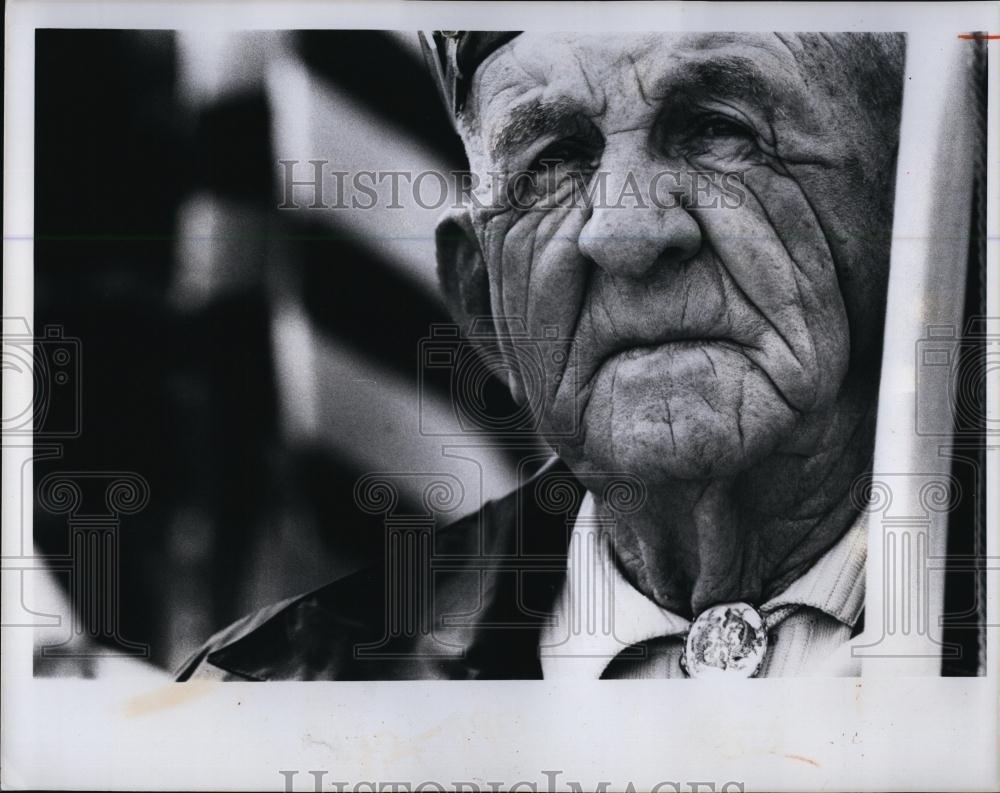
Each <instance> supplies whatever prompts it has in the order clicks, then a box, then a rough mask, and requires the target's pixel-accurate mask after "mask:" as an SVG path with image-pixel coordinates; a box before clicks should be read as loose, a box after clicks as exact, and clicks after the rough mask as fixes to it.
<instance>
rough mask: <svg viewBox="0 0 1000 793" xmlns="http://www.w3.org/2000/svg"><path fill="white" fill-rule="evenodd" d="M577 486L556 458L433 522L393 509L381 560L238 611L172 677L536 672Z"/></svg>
mask: <svg viewBox="0 0 1000 793" xmlns="http://www.w3.org/2000/svg"><path fill="white" fill-rule="evenodd" d="M584 493H585V491H584V489H583V486H582V485H581V484H580V482H579V481H578V480H577V479H576V478H575V477H574V476H573V475H572V474H571V473H570V472H569V471H568V469H566V468H565V467H564V466H563V465H562V464H561V463H560V462H559V461H558V460H552V461H550V463H548V464H547V465H546V466H545V467H544V468H542V470H540V471H539V472H538V473H537V474H536V475H535V476H534V477H533V478H532V479H530V480H529V481H528V482H527V483H526V484H525V485H523V486H522V487H520V488H519V489H517V490H515V491H514V492H513V493H511V494H510V495H508V496H506V497H504V498H502V499H500V500H498V501H493V502H487V503H486V504H485V505H484V506H483V507H482V509H480V510H479V511H478V512H476V513H474V514H472V515H469V516H467V517H465V518H462V519H461V520H458V521H457V522H455V523H453V524H451V525H449V526H447V527H445V528H442V529H440V530H437V531H435V530H434V529H433V528H430V527H428V526H426V525H417V526H414V525H413V523H412V522H410V523H409V524H407V523H405V522H403V523H401V524H395V523H394V522H393V521H392V520H391V518H390V519H389V520H387V521H386V553H385V555H384V560H383V562H382V563H380V564H378V565H376V566H373V567H370V568H366V569H363V570H360V571H358V572H356V573H354V574H352V575H349V576H347V577H346V578H342V579H340V580H338V581H334V582H333V583H332V584H328V585H327V586H324V587H322V588H320V589H318V590H315V591H313V592H310V593H308V594H305V595H301V596H298V597H294V598H291V599H289V600H285V601H282V602H280V603H276V604H274V605H272V606H268V607H267V608H264V609H262V610H261V611H258V612H257V613H255V614H251V615H250V616H248V617H245V618H243V619H241V620H239V621H238V622H236V623H234V624H233V625H231V626H229V627H228V628H226V629H225V630H223V631H221V632H220V633H217V634H216V635H215V636H213V637H212V638H211V639H210V640H209V641H208V642H207V643H206V644H205V645H204V646H203V647H202V648H201V649H200V650H199V651H198V652H197V653H195V655H194V656H192V657H191V658H190V659H189V660H188V661H187V662H186V663H185V664H184V666H183V668H182V669H181V671H180V673H179V674H178V677H177V679H178V680H182V681H183V680H188V679H189V678H191V677H192V676H193V675H200V676H204V675H208V676H212V677H216V678H222V679H226V680H416V679H459V680H461V679H474V678H481V679H489V678H493V679H502V678H507V679H519V678H541V676H542V671H541V666H540V663H539V660H538V651H537V650H538V644H539V637H540V631H541V628H542V626H543V625H544V623H545V621H546V620H547V619H548V618H549V615H550V614H551V613H552V609H553V606H554V603H555V598H556V596H557V594H558V593H559V591H560V589H561V587H562V586H563V581H564V579H565V575H566V549H567V543H568V540H569V535H570V533H571V531H572V528H573V522H574V520H575V517H576V513H577V511H578V510H579V508H580V503H581V501H582V499H583V495H584Z"/></svg>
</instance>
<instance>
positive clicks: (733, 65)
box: [657, 55, 770, 98]
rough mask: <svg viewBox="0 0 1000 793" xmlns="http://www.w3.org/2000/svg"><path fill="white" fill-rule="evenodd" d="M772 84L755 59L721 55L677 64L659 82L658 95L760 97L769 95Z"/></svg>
mask: <svg viewBox="0 0 1000 793" xmlns="http://www.w3.org/2000/svg"><path fill="white" fill-rule="evenodd" d="M769 83H770V81H769V80H768V79H767V77H766V75H765V74H764V71H763V70H762V69H761V68H760V65H759V64H758V63H757V61H755V60H754V59H752V58H747V57H745V56H742V55H721V56H713V57H710V58H707V59H704V60H702V59H691V60H687V61H684V62H683V63H681V64H678V65H677V66H676V68H674V69H672V70H671V71H670V72H669V73H667V74H665V75H664V76H663V78H661V80H659V81H658V88H659V90H658V91H657V94H659V95H661V96H666V95H669V94H671V93H673V92H675V91H677V92H682V93H691V92H697V93H707V94H716V95H719V96H733V97H750V98H758V97H761V96H762V95H763V94H766V93H767V92H768V85H769Z"/></svg>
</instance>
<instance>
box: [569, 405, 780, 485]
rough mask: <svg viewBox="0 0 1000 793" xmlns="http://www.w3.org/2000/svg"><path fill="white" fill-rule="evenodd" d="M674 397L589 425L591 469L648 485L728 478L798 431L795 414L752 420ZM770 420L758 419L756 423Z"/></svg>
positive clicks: (586, 449)
mask: <svg viewBox="0 0 1000 793" xmlns="http://www.w3.org/2000/svg"><path fill="white" fill-rule="evenodd" d="M694 399H695V400H697V404H692V403H688V402H687V400H683V399H672V400H671V401H670V405H669V411H668V410H666V409H665V408H664V404H663V403H662V402H661V403H660V404H658V405H656V406H655V408H656V409H655V410H654V409H652V408H653V407H654V406H648V407H649V408H650V409H646V410H643V409H641V408H642V406H631V407H633V408H639V409H637V410H630V411H628V412H626V411H623V410H620V409H616V410H615V411H614V415H613V418H611V420H610V421H609V422H607V423H603V424H602V426H598V427H592V426H588V428H587V429H588V431H587V433H586V446H585V447H584V449H582V450H581V451H582V457H583V458H584V460H586V461H587V463H588V465H587V467H588V468H589V467H591V466H593V465H594V464H596V468H599V469H600V470H604V471H622V472H627V473H630V474H633V475H636V476H640V477H642V478H643V481H645V482H646V483H647V486H649V485H651V484H652V483H654V482H658V481H667V480H678V479H680V480H705V479H728V478H734V477H736V476H738V475H740V474H741V473H742V472H744V471H746V470H748V469H749V468H751V467H752V466H754V465H756V464H757V463H759V462H760V461H761V460H763V459H764V458H765V457H767V456H768V455H769V454H771V453H772V452H773V451H774V449H775V448H776V447H777V446H778V445H779V444H780V442H781V439H782V438H783V437H785V436H787V434H788V433H789V431H790V430H791V429H792V426H791V421H792V417H791V416H790V415H783V414H781V413H778V414H776V415H775V416H773V417H770V418H772V421H771V422H770V423H767V424H764V423H763V422H758V421H754V422H753V423H749V422H747V421H746V420H745V419H744V420H741V419H742V418H743V414H744V413H745V411H744V410H743V409H742V408H741V409H733V410H731V411H720V412H715V411H712V410H709V409H707V408H706V407H705V404H704V402H702V401H701V400H700V398H698V397H695V398H694ZM759 418H764V417H760V416H757V417H755V419H759Z"/></svg>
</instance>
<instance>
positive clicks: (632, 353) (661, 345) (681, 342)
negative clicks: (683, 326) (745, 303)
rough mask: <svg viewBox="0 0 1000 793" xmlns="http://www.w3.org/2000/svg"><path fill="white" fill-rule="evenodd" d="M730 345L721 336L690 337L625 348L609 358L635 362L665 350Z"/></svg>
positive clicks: (727, 340)
mask: <svg viewBox="0 0 1000 793" xmlns="http://www.w3.org/2000/svg"><path fill="white" fill-rule="evenodd" d="M727 343H728V344H730V345H731V344H732V343H733V342H732V340H731V339H726V338H723V337H721V336H718V337H709V336H692V337H690V338H684V339H667V340H666V341H662V342H657V343H654V344H641V345H636V346H633V347H626V348H625V349H624V350H619V351H617V352H613V353H611V355H609V356H608V357H609V358H612V357H614V356H615V355H624V357H625V358H627V359H628V360H630V361H631V360H635V359H636V358H642V357H643V356H645V355H650V354H652V353H655V352H659V351H661V350H663V349H665V348H673V349H684V348H685V347H703V346H704V345H706V344H727Z"/></svg>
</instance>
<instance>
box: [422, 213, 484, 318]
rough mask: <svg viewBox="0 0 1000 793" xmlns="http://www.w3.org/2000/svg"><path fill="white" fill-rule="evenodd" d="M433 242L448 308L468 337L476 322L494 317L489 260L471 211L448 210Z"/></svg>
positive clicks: (439, 277) (439, 279) (439, 224)
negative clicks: (488, 271) (481, 318)
mask: <svg viewBox="0 0 1000 793" xmlns="http://www.w3.org/2000/svg"><path fill="white" fill-rule="evenodd" d="M434 239H435V243H436V246H437V271H438V281H439V282H440V284H441V291H442V292H443V293H444V300H445V304H446V305H447V307H448V310H449V311H450V312H451V316H452V318H453V319H454V320H455V322H457V323H458V325H459V328H460V329H461V331H462V333H465V334H467V333H469V330H470V328H471V323H472V320H473V319H474V318H476V317H488V316H490V314H491V313H492V312H491V310H490V279H489V275H488V274H487V272H486V260H485V258H484V257H483V251H482V249H481V248H480V247H479V240H478V238H477V237H476V234H475V231H474V230H473V228H472V220H471V218H470V217H469V213H468V211H467V210H465V209H449V210H448V212H447V213H446V214H445V215H444V216H443V217H442V218H441V220H439V221H438V225H437V229H436V231H435V234H434Z"/></svg>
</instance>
